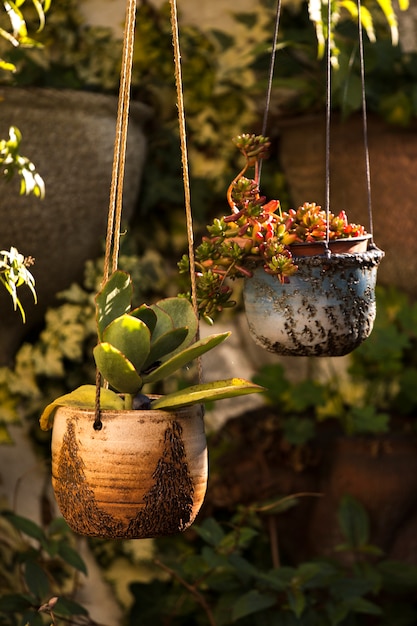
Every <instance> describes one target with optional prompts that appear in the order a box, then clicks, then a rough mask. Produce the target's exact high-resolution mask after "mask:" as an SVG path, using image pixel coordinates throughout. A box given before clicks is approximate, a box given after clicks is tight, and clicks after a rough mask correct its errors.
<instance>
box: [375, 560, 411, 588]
mask: <svg viewBox="0 0 417 626" xmlns="http://www.w3.org/2000/svg"><path fill="white" fill-rule="evenodd" d="M377 567H378V570H379V571H380V573H381V574H382V576H383V578H384V587H385V588H386V589H392V590H393V591H394V593H395V592H408V591H411V590H413V589H417V565H412V564H410V563H406V562H404V561H392V560H386V561H382V562H381V563H379V564H378V565H377Z"/></svg>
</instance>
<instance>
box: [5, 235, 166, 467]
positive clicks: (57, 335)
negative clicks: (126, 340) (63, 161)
mask: <svg viewBox="0 0 417 626" xmlns="http://www.w3.org/2000/svg"><path fill="white" fill-rule="evenodd" d="M127 239H128V238H125V240H124V243H123V246H122V249H123V252H122V254H121V255H120V259H119V260H120V267H122V268H123V269H124V270H125V271H128V272H129V273H131V275H132V276H133V278H134V282H135V292H134V302H135V304H136V305H139V303H140V302H141V301H143V299H145V298H148V299H156V298H157V297H158V296H161V295H162V293H166V292H167V290H168V289H169V275H168V274H167V270H166V266H165V265H164V264H163V262H162V259H161V258H160V257H159V256H158V255H157V254H156V253H155V252H153V253H150V252H149V253H147V254H146V255H144V256H142V257H138V256H137V255H134V254H131V253H130V249H129V248H130V244H129V243H128V241H127ZM127 252H128V254H127ZM102 272H103V260H102V259H98V260H97V261H96V262H93V261H88V262H87V263H86V270H85V277H84V281H83V283H82V284H80V285H79V284H74V285H72V286H71V287H70V288H69V289H67V290H66V291H64V292H62V293H60V294H58V298H57V300H58V304H57V306H56V307H55V308H51V309H49V310H48V311H47V312H46V315H45V320H44V324H43V327H42V328H41V330H40V332H39V334H38V336H37V337H36V338H33V339H32V341H31V342H27V343H24V344H23V345H22V346H21V348H20V349H19V350H18V352H17V354H16V357H15V363H14V366H13V367H12V368H9V367H2V368H0V399H1V402H0V424H1V425H2V428H1V429H0V440H1V441H3V442H4V441H8V435H7V424H11V423H14V422H16V421H18V420H19V416H20V417H23V418H24V419H26V420H27V421H28V422H29V423H31V424H33V426H35V424H36V425H37V423H38V418H39V415H40V414H41V412H42V409H43V407H44V406H45V404H47V403H48V402H52V400H53V399H54V398H56V397H57V396H59V395H64V394H66V393H69V392H70V391H71V390H72V389H74V388H75V387H77V386H79V385H81V384H83V383H85V382H89V383H91V384H93V383H94V380H95V368H94V362H93V359H92V358H91V354H92V350H93V348H94V345H95V344H96V341H97V331H96V323H95V303H94V297H95V294H96V293H97V291H98V289H99V286H100V281H101V277H102ZM174 388H175V387H174ZM164 390H165V389H164V388H161V389H160V390H159V391H160V392H163V391H164ZM171 390H172V389H171ZM40 434H41V433H40V432H39V428H38V427H36V428H34V433H33V436H34V438H35V440H38V439H39V435H40ZM48 447H49V438H48ZM48 455H49V453H48Z"/></svg>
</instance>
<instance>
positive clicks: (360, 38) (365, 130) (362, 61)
mask: <svg viewBox="0 0 417 626" xmlns="http://www.w3.org/2000/svg"><path fill="white" fill-rule="evenodd" d="M357 2H358V31H359V33H358V41H359V60H360V70H361V87H362V123H363V144H364V151H365V176H366V192H367V199H368V222H369V233H370V235H371V243H373V242H374V239H373V236H374V224H373V216H372V193H371V165H370V158H369V143H368V115H367V110H366V91H365V58H364V49H363V34H362V15H361V10H362V6H361V0H357Z"/></svg>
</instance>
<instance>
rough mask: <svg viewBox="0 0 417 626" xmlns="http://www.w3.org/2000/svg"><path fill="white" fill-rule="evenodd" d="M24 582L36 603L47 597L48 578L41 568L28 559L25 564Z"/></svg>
mask: <svg viewBox="0 0 417 626" xmlns="http://www.w3.org/2000/svg"><path fill="white" fill-rule="evenodd" d="M25 580H26V584H27V586H28V589H29V591H31V592H32V593H33V595H34V596H35V598H37V600H38V601H41V600H42V598H45V597H46V596H47V595H48V592H49V581H48V577H47V575H46V574H45V572H44V571H43V569H42V568H41V566H40V565H39V564H38V563H36V561H33V560H32V559H29V560H28V561H26V563H25Z"/></svg>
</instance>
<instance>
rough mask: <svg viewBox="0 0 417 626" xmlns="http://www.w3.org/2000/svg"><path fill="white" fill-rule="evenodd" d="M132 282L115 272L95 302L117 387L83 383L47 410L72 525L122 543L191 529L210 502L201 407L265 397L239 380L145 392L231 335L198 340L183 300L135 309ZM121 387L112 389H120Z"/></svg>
mask: <svg viewBox="0 0 417 626" xmlns="http://www.w3.org/2000/svg"><path fill="white" fill-rule="evenodd" d="M132 291H133V290H132V284H131V279H130V276H129V275H128V274H126V273H124V272H121V271H116V272H114V273H113V274H112V275H111V276H110V278H109V279H108V280H107V281H106V283H105V285H104V287H103V289H102V290H101V291H100V292H99V294H98V295H97V298H96V306H97V331H98V340H99V341H98V344H97V345H96V347H95V348H94V358H95V362H96V366H97V368H98V371H99V372H100V374H101V375H102V376H103V377H104V378H105V379H106V380H107V381H108V383H109V384H110V386H111V388H112V389H106V388H102V389H100V387H99V388H97V387H96V386H94V385H83V386H81V387H79V388H78V389H75V390H74V391H73V392H71V393H69V394H66V395H65V396H61V397H60V398H57V399H56V400H55V401H54V402H52V403H51V404H49V405H48V406H47V407H46V408H45V409H44V411H43V413H42V416H41V419H40V424H41V428H42V429H44V430H48V429H49V428H52V429H53V432H52V475H53V479H52V481H53V487H54V491H55V495H56V499H57V502H58V505H59V508H60V510H61V513H62V515H63V516H64V518H65V519H66V520H67V522H68V524H69V526H70V527H71V528H72V529H73V530H75V531H76V532H79V533H81V534H85V535H92V536H96V537H106V538H109V539H115V538H120V537H124V538H127V539H133V538H144V537H156V536H160V535H169V534H172V533H175V532H180V531H183V530H185V529H186V528H187V527H188V526H189V525H190V524H191V523H192V522H193V520H194V518H195V516H196V515H197V513H198V511H199V509H200V506H201V504H202V502H203V499H204V494H205V490H206V482H207V447H206V440H205V435H204V425H203V410H202V403H204V402H205V401H209V400H211V401H213V400H219V399H222V398H230V397H235V396H239V395H243V394H247V393H255V392H260V391H263V388H262V387H259V386H258V385H255V384H253V383H250V382H248V381H245V380H243V379H239V378H233V379H228V380H222V381H214V382H210V383H204V384H203V383H200V384H197V385H192V386H191V387H186V388H185V389H181V390H179V391H177V392H174V393H170V394H167V395H165V396H153V395H146V394H144V393H143V386H144V385H151V384H154V383H158V382H161V381H163V380H165V379H166V378H167V377H169V376H171V375H172V374H174V373H175V372H177V371H178V370H179V369H180V368H182V367H184V366H185V365H188V364H189V363H190V362H192V361H193V360H194V359H196V358H199V357H200V356H201V355H203V354H204V353H206V352H208V351H209V350H211V349H212V348H214V347H215V346H217V345H218V344H219V343H221V342H223V341H224V340H225V339H227V337H228V336H229V335H230V333H228V332H226V333H221V334H217V335H211V336H209V337H205V338H204V339H201V340H199V341H195V340H194V337H195V334H196V331H197V326H198V319H197V316H196V314H195V312H194V309H193V306H192V305H191V303H190V302H189V301H188V300H186V299H185V298H179V297H178V298H165V299H163V300H160V301H159V302H157V303H156V304H153V305H151V306H147V305H146V304H144V305H142V306H140V307H138V308H135V309H131V307H130V302H131V298H132ZM113 390H114V391H113Z"/></svg>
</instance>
